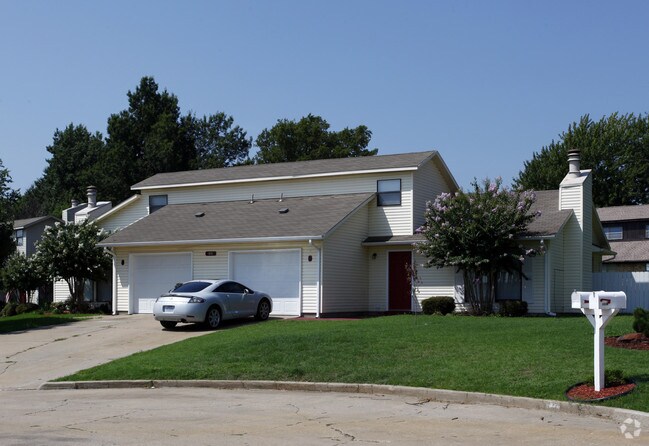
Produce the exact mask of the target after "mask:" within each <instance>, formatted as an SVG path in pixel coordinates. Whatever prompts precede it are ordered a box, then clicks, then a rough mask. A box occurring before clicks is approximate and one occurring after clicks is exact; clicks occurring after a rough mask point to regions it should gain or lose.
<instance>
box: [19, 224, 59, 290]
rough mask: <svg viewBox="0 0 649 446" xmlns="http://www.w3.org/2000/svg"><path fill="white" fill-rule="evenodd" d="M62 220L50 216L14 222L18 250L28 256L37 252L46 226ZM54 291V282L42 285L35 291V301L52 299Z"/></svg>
mask: <svg viewBox="0 0 649 446" xmlns="http://www.w3.org/2000/svg"><path fill="white" fill-rule="evenodd" d="M60 222H61V220H59V219H58V218H56V217H50V216H44V217H35V218H26V219H24V220H15V221H14V223H13V228H14V234H13V238H14V241H15V242H16V250H17V251H18V252H19V253H21V254H23V255H24V256H27V257H29V256H31V255H33V254H34V253H35V252H36V242H38V241H39V240H40V239H41V236H42V235H43V231H45V228H46V227H47V226H52V225H54V224H56V223H60ZM52 292H53V291H52V283H50V284H49V285H45V286H42V287H40V289H38V290H37V291H36V292H35V293H34V296H33V299H34V302H35V303H44V302H50V301H52V296H53V294H52ZM23 298H24V296H21V299H23Z"/></svg>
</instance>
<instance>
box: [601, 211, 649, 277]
mask: <svg viewBox="0 0 649 446" xmlns="http://www.w3.org/2000/svg"><path fill="white" fill-rule="evenodd" d="M597 214H598V215H599V218H600V220H601V221H602V225H603V226H604V233H605V234H606V238H607V239H608V241H609V243H610V245H611V249H612V250H613V251H615V253H616V254H615V255H613V256H606V257H604V258H603V263H602V270H603V271H604V272H637V271H649V205H646V204H645V205H635V206H611V207H604V208H599V209H597Z"/></svg>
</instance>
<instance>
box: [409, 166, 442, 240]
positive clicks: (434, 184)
mask: <svg viewBox="0 0 649 446" xmlns="http://www.w3.org/2000/svg"><path fill="white" fill-rule="evenodd" d="M413 183H414V184H413V198H412V212H413V224H414V226H413V229H416V228H418V227H419V226H421V225H423V224H424V213H425V212H426V203H427V202H429V201H434V200H435V197H437V196H438V195H439V194H441V193H442V192H450V187H449V185H448V184H447V183H446V182H445V181H444V179H443V177H442V174H441V172H440V170H439V168H438V167H437V166H436V165H435V164H434V163H433V162H432V161H429V162H427V163H426V164H425V165H424V166H422V167H421V168H420V169H419V170H417V171H416V172H414V173H413Z"/></svg>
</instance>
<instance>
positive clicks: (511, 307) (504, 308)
mask: <svg viewBox="0 0 649 446" xmlns="http://www.w3.org/2000/svg"><path fill="white" fill-rule="evenodd" d="M498 313H499V314H500V315H501V316H509V317H520V316H525V315H526V314H527V302H525V301H524V300H503V301H500V308H499V310H498Z"/></svg>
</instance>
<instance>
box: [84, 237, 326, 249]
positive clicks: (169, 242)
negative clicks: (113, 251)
mask: <svg viewBox="0 0 649 446" xmlns="http://www.w3.org/2000/svg"><path fill="white" fill-rule="evenodd" d="M323 239H324V236H323V235H304V236H295V237H292V236H289V237H249V238H223V239H211V240H210V239H207V240H205V239H204V240H151V241H148V242H115V243H99V244H98V245H97V246H101V247H103V248H108V247H129V246H132V247H136V246H175V245H195V244H210V245H213V244H225V243H263V242H269V243H270V242H308V241H309V240H323Z"/></svg>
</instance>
